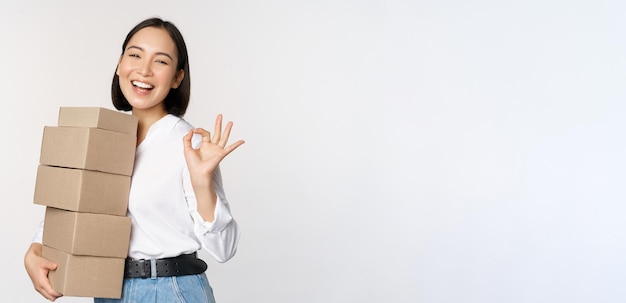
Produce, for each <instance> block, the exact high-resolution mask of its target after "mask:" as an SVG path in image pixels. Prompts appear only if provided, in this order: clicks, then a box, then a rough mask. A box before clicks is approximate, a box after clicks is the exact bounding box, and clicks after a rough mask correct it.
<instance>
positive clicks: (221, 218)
mask: <svg viewBox="0 0 626 303" xmlns="http://www.w3.org/2000/svg"><path fill="white" fill-rule="evenodd" d="M191 215H192V216H193V219H194V221H195V222H196V223H195V225H196V232H197V233H199V234H201V235H205V234H207V233H219V232H221V231H222V230H224V228H226V226H228V224H229V223H230V222H231V221H232V220H233V217H232V215H231V214H230V210H229V209H228V207H226V205H225V204H224V201H222V199H220V198H219V195H218V198H217V203H216V204H215V212H214V213H213V222H208V221H205V220H204V218H202V216H201V215H200V213H199V212H198V210H194V211H192V213H191Z"/></svg>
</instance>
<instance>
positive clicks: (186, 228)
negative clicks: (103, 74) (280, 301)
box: [24, 18, 244, 303]
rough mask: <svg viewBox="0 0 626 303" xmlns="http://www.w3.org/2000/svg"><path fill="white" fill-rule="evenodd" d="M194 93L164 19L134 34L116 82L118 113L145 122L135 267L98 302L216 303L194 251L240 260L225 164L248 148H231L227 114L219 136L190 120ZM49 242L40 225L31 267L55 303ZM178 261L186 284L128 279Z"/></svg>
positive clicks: (140, 134) (177, 39) (160, 276)
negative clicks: (116, 293)
mask: <svg viewBox="0 0 626 303" xmlns="http://www.w3.org/2000/svg"><path fill="white" fill-rule="evenodd" d="M189 91H190V82H189V61H188V58H187V48H186V45H185V42H184V40H183V37H182V35H181V34H180V32H179V31H178V29H177V28H176V27H175V26H174V25H173V24H172V23H170V22H167V21H163V20H161V19H158V18H151V19H147V20H145V21H143V22H141V23H139V24H138V25H137V26H135V27H134V28H133V29H132V30H131V31H130V32H129V33H128V35H127V36H126V39H125V41H124V43H123V46H122V55H121V56H120V59H119V62H118V65H117V68H116V71H115V74H114V76H113V83H112V99H113V105H114V106H115V108H117V109H118V110H122V111H132V114H133V115H135V116H137V117H138V120H139V125H138V130H137V150H136V155H135V167H134V171H133V176H132V181H131V190H130V196H129V203H128V216H129V217H131V218H132V229H131V239H130V247H129V253H128V256H129V259H128V260H127V261H126V267H127V268H126V273H125V279H124V285H123V290H122V298H121V299H120V300H111V299H99V298H95V299H94V301H95V302H96V303H104V302H215V301H214V298H213V292H212V289H211V286H210V285H209V283H208V281H207V278H206V275H205V273H204V271H205V270H206V263H204V262H203V261H202V260H200V259H198V258H197V257H196V251H198V250H199V249H200V248H204V249H205V250H206V251H207V252H208V253H209V254H210V255H211V256H212V257H213V258H215V259H216V260H217V261H218V262H226V261H228V260H229V259H230V258H231V257H232V256H233V255H234V254H235V252H236V249H237V243H238V239H239V229H238V227H237V223H236V222H235V221H234V220H233V218H232V216H231V214H230V209H229V206H228V202H227V201H226V198H225V195H224V190H223V186H222V180H221V174H220V170H219V163H220V161H221V160H222V159H223V158H224V157H225V156H226V155H228V154H229V153H230V152H232V151H233V150H235V149H236V148H237V147H239V146H240V145H242V144H243V143H244V141H242V140H239V141H237V142H235V143H233V144H230V145H228V144H227V143H228V138H229V135H230V130H231V128H232V122H229V123H227V124H226V127H225V128H224V130H223V131H222V116H221V115H218V116H217V119H216V122H215V129H214V132H213V134H211V133H209V132H208V131H206V130H204V129H201V128H193V127H192V126H191V125H190V124H189V123H188V122H186V121H185V120H183V119H182V116H183V115H184V114H185V111H186V109H187V105H188V103H189ZM42 233H43V224H42V226H41V227H40V229H39V231H38V233H37V235H36V236H35V239H34V241H33V243H32V245H31V247H30V248H29V250H28V251H27V253H26V256H25V260H24V263H25V266H26V269H27V272H28V274H29V276H30V277H31V280H32V282H33V285H34V286H35V289H36V290H37V291H38V292H40V293H41V294H42V295H43V296H44V297H45V298H47V299H49V300H51V301H54V300H56V299H57V298H59V297H60V296H62V294H60V293H58V292H56V291H54V290H53V289H52V287H51V285H50V281H49V280H48V277H47V275H48V272H49V271H50V270H55V269H56V266H57V265H56V264H53V263H52V262H50V261H49V260H46V259H44V258H42V257H41V250H42V245H41V235H42ZM171 258H176V261H177V262H181V264H183V265H184V270H183V272H182V273H179V274H182V275H174V276H171V273H167V274H165V273H162V272H159V273H157V274H156V277H155V276H154V274H153V273H149V275H150V276H149V277H147V278H146V276H145V275H146V273H145V272H143V273H138V272H133V271H132V270H130V267H131V266H135V265H137V264H145V263H151V264H166V263H172V262H165V261H166V260H171ZM163 259H165V260H163ZM161 260H163V262H162V261H161ZM159 266H161V265H158V266H157V268H159ZM142 275H143V276H142ZM157 298H158V299H157ZM157 300H158V301H157Z"/></svg>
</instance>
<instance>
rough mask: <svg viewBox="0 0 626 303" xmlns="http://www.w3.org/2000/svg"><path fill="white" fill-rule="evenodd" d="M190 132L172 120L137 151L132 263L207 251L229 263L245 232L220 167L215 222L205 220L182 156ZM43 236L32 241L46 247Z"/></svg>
mask: <svg viewBox="0 0 626 303" xmlns="http://www.w3.org/2000/svg"><path fill="white" fill-rule="evenodd" d="M191 129H193V126H191V125H190V124H189V123H188V122H187V121H185V120H183V119H182V118H179V117H176V116H174V115H167V116H165V117H163V118H162V119H161V120H159V121H157V122H156V123H154V124H153V125H152V126H151V127H150V129H149V131H148V134H147V136H146V138H145V139H144V140H143V142H141V144H140V145H139V146H138V147H137V151H136V154H135V167H134V170H133V175H132V178H131V187H130V196H129V202H128V214H127V215H128V216H129V217H130V218H131V219H132V229H131V237H130V247H129V252H128V256H129V257H131V258H134V259H151V258H157V259H158V258H167V257H174V256H178V255H180V254H188V253H192V252H195V251H197V250H199V249H200V248H204V249H205V250H206V251H207V252H208V253H209V254H210V255H211V256H212V257H213V258H215V260H216V261H218V262H226V261H228V260H229V259H230V258H232V257H233V255H234V254H235V252H236V250H237V243H238V241H239V235H240V232H239V228H238V225H237V222H236V221H235V220H234V219H233V217H232V215H231V213H230V207H229V205H228V201H227V200H226V196H225V194H224V188H223V185H222V176H221V173H220V170H219V167H218V168H217V169H216V170H215V171H214V172H213V185H214V188H215V192H216V194H217V205H216V208H215V217H214V218H215V219H214V221H213V222H207V221H204V220H203V218H202V217H201V216H200V214H199V213H198V211H197V203H196V197H195V193H194V191H193V188H192V186H191V180H190V177H189V170H188V168H187V163H186V161H185V157H184V154H183V139H182V138H183V137H184V136H185V135H186V134H187V133H188V132H189V130H191ZM200 142H201V138H200V136H199V135H194V138H193V146H194V147H198V146H199V145H200ZM42 235H43V224H42V225H41V226H40V228H39V230H38V232H37V234H36V235H35V238H34V240H33V241H35V242H41V238H42Z"/></svg>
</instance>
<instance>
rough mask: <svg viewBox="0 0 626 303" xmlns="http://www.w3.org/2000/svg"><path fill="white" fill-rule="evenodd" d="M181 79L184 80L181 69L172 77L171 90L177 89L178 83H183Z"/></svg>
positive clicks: (183, 73)
mask: <svg viewBox="0 0 626 303" xmlns="http://www.w3.org/2000/svg"><path fill="white" fill-rule="evenodd" d="M183 79H185V71H184V70H182V69H181V70H179V71H178V73H176V77H174V82H172V88H174V89H176V88H178V87H179V86H180V83H181V82H183Z"/></svg>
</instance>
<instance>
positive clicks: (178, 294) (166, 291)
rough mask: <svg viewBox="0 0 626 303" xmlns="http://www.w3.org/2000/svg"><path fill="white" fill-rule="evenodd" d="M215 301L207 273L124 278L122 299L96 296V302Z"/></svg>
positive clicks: (185, 302)
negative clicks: (152, 277)
mask: <svg viewBox="0 0 626 303" xmlns="http://www.w3.org/2000/svg"><path fill="white" fill-rule="evenodd" d="M176 302H178V303H200V302H207V303H215V298H214V297H213V289H212V288H211V285H209V280H208V279H207V277H206V274H204V273H202V274H199V275H189V276H178V277H159V278H156V279H151V278H147V279H142V278H132V279H124V286H123V287H122V298H121V299H101V298H94V303H176Z"/></svg>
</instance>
